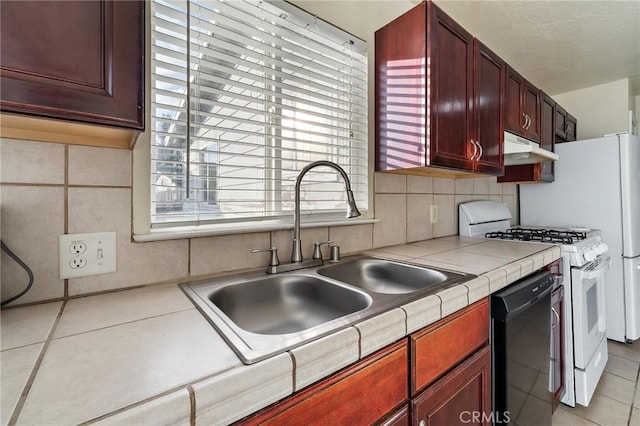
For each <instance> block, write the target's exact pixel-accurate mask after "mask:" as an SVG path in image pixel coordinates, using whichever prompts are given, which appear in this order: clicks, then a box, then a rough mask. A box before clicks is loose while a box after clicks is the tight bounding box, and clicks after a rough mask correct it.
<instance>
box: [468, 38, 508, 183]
mask: <svg viewBox="0 0 640 426" xmlns="http://www.w3.org/2000/svg"><path fill="white" fill-rule="evenodd" d="M474 64H475V71H474V104H473V105H474V118H475V121H474V122H475V128H474V130H475V131H474V138H475V142H476V143H477V144H478V147H479V149H480V152H479V153H478V155H477V161H476V163H477V164H476V167H475V170H477V171H481V172H484V173H490V174H494V175H501V174H502V173H503V172H504V156H503V153H504V149H503V148H504V132H503V130H502V129H503V128H504V126H503V121H502V120H503V114H502V109H503V107H502V102H503V99H504V84H503V81H504V78H505V63H504V61H503V60H502V59H500V57H499V56H498V55H496V54H495V53H493V52H492V51H491V50H490V49H489V48H488V47H487V46H485V45H484V44H482V42H481V41H480V40H478V39H474Z"/></svg>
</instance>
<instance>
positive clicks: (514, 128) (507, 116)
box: [504, 64, 526, 136]
mask: <svg viewBox="0 0 640 426" xmlns="http://www.w3.org/2000/svg"><path fill="white" fill-rule="evenodd" d="M505 80H506V84H505V89H504V99H505V100H504V129H505V130H508V131H510V132H512V133H515V134H517V135H520V136H524V125H525V122H526V120H525V118H524V112H523V111H522V100H521V94H522V92H524V84H525V83H524V78H522V76H521V75H520V74H518V73H517V72H516V70H514V69H513V68H511V67H510V66H509V65H508V64H507V71H506V78H505Z"/></svg>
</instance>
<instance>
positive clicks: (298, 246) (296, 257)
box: [291, 160, 360, 263]
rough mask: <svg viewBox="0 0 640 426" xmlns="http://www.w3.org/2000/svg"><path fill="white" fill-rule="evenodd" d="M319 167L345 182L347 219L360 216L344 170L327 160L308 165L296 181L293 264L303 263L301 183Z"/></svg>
mask: <svg viewBox="0 0 640 426" xmlns="http://www.w3.org/2000/svg"><path fill="white" fill-rule="evenodd" d="M318 166H328V167H331V168H332V169H334V170H335V171H337V172H338V173H340V176H342V180H343V181H344V186H345V191H346V193H347V218H352V217H358V216H360V211H359V210H358V206H356V200H355V199H354V198H353V192H352V191H351V182H350V181H349V176H347V173H346V172H345V171H344V169H343V168H342V167H340V166H338V165H337V164H336V163H333V162H331V161H326V160H320V161H314V162H313V163H310V164H307V165H306V166H305V167H304V168H303V169H302V170H301V171H300V174H299V175H298V178H297V179H296V187H295V197H296V198H295V208H294V210H293V246H292V249H291V263H299V262H302V240H301V239H300V183H301V182H302V178H303V177H304V175H305V174H307V172H308V171H309V170H311V169H313V168H315V167H318Z"/></svg>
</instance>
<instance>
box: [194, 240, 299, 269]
mask: <svg viewBox="0 0 640 426" xmlns="http://www.w3.org/2000/svg"><path fill="white" fill-rule="evenodd" d="M270 243H271V235H270V233H269V232H261V233H256V234H239V235H223V236H219V237H207V238H194V239H192V240H191V252H190V255H189V257H190V259H191V276H194V277H195V276H198V275H207V274H216V273H220V272H226V271H233V270H236V269H248V268H259V267H264V268H265V269H266V267H267V264H268V263H269V255H268V254H267V253H255V254H252V253H251V250H253V249H256V248H267V247H270V246H271V244H270ZM282 259H287V257H286V255H285V254H284V253H283V257H282ZM283 263H284V261H283Z"/></svg>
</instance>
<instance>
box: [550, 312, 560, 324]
mask: <svg viewBox="0 0 640 426" xmlns="http://www.w3.org/2000/svg"><path fill="white" fill-rule="evenodd" d="M551 312H553V315H554V316H555V317H556V323H555V324H551V328H556V326H557V325H559V324H560V315H558V312H557V311H556V310H555V309H554V308H551Z"/></svg>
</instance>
